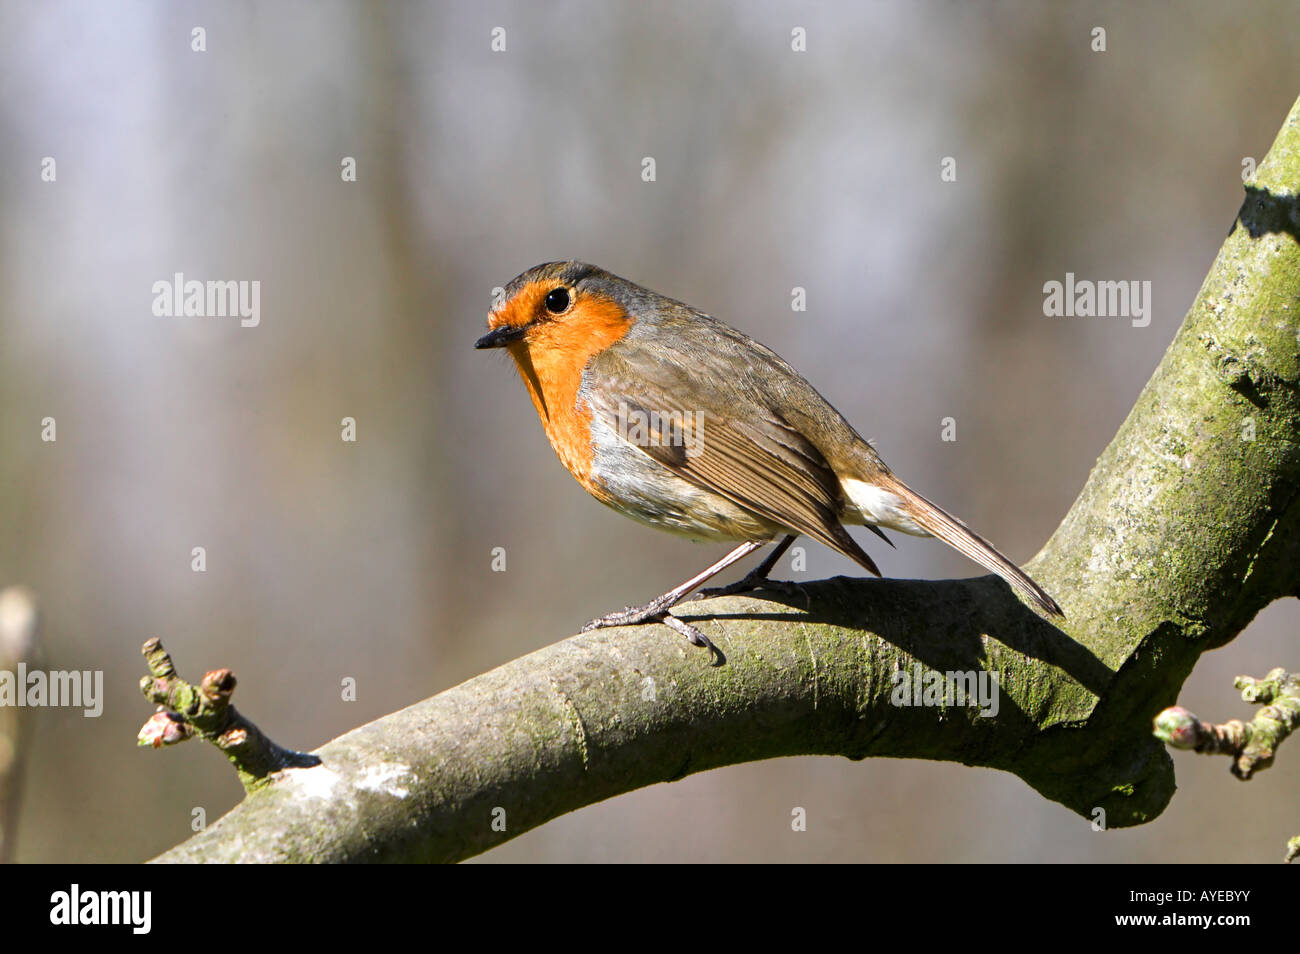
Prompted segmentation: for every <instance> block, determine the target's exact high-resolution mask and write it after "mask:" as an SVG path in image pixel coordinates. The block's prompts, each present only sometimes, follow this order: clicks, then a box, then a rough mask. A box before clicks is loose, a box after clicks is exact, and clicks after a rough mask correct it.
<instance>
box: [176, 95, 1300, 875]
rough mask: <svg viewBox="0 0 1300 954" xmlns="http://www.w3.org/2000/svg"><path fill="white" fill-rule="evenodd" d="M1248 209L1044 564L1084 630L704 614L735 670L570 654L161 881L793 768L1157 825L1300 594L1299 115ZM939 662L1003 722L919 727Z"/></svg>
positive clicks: (465, 702)
mask: <svg viewBox="0 0 1300 954" xmlns="http://www.w3.org/2000/svg"><path fill="white" fill-rule="evenodd" d="M1246 193H1247V195H1246V201H1245V202H1244V204H1243V205H1242V207H1241V211H1240V213H1239V215H1238V218H1237V220H1236V221H1235V222H1234V223H1233V227H1232V230H1231V231H1230V233H1229V235H1228V237H1227V240H1226V241H1225V242H1224V244H1223V247H1222V249H1221V250H1220V252H1219V255H1218V258H1217V259H1216V261H1215V262H1214V265H1213V267H1212V268H1211V270H1210V273H1209V275H1208V276H1207V277H1206V279H1205V283H1204V285H1203V286H1202V287H1201V290H1200V293H1199V294H1198V295H1197V298H1196V301H1195V302H1194V303H1193V305H1192V307H1191V310H1190V311H1189V312H1188V314H1187V316H1186V318H1185V319H1184V321H1183V324H1182V326H1181V328H1180V329H1179V331H1178V333H1177V336H1176V337H1175V338H1174V340H1173V342H1172V343H1171V344H1170V346H1169V349H1168V350H1167V352H1166V353H1165V355H1164V358H1163V360H1162V361H1161V363H1160V366H1159V367H1158V368H1157V369H1156V371H1155V374H1154V375H1153V376H1152V378H1151V380H1150V381H1149V382H1148V384H1147V386H1146V388H1145V389H1144V390H1143V392H1142V394H1141V395H1140V396H1139V398H1138V401H1137V403H1136V405H1135V406H1134V407H1133V410H1132V411H1131V412H1130V414H1129V416H1128V419H1127V420H1125V422H1124V424H1123V425H1122V426H1121V428H1120V430H1119V433H1118V434H1117V435H1116V436H1115V438H1114V440H1113V441H1112V442H1111V444H1110V446H1109V447H1107V448H1106V450H1105V452H1104V453H1103V454H1102V455H1101V457H1100V458H1099V459H1098V461H1097V465H1096V467H1095V468H1094V469H1093V472H1092V474H1091V475H1090V477H1089V478H1088V481H1087V484H1086V486H1085V487H1084V488H1083V491H1082V492H1081V493H1080V495H1079V497H1078V499H1077V500H1076V501H1075V503H1074V505H1073V507H1072V508H1071V509H1070V512H1069V513H1068V514H1067V515H1066V517H1065V519H1064V521H1063V522H1062V523H1061V526H1060V527H1059V528H1058V529H1057V531H1056V533H1055V534H1053V536H1052V538H1051V539H1050V540H1049V541H1048V542H1047V545H1046V546H1045V547H1044V548H1043V550H1042V552H1041V553H1039V555H1038V556H1037V557H1035V558H1034V560H1032V561H1031V562H1030V564H1028V566H1027V569H1028V571H1029V572H1030V573H1031V575H1032V576H1033V577H1034V578H1035V579H1037V580H1038V581H1039V582H1040V583H1042V584H1043V585H1044V587H1045V588H1046V589H1047V590H1048V592H1050V593H1051V594H1052V595H1053V596H1055V597H1056V599H1057V600H1058V601H1059V602H1060V603H1061V604H1062V606H1063V607H1064V609H1065V612H1066V614H1067V617H1066V619H1065V621H1064V622H1062V623H1061V624H1060V625H1059V626H1057V625H1054V624H1052V623H1049V622H1047V621H1045V620H1044V619H1042V618H1040V617H1039V616H1037V615H1035V614H1034V613H1033V612H1031V611H1030V610H1029V609H1027V608H1026V607H1025V606H1024V605H1022V604H1021V603H1020V602H1019V601H1018V600H1017V599H1016V597H1015V596H1014V595H1013V594H1012V592H1011V590H1010V589H1009V588H1008V587H1007V586H1006V585H1005V584H1004V583H1002V582H1001V581H1000V580H998V579H996V578H994V577H983V578H979V579H972V580H945V581H928V582H926V581H911V580H851V579H845V578H836V579H832V580H826V581H821V582H818V583H812V584H809V585H807V586H806V587H804V590H805V592H806V594H807V597H808V607H807V608H805V606H804V603H803V601H802V600H800V599H799V598H798V597H793V598H786V597H780V598H777V597H773V598H770V599H769V598H763V599H752V598H737V597H728V598H722V599H715V600H709V601H702V602H695V603H691V604H687V605H686V606H685V607H682V608H679V610H678V615H681V616H682V617H683V618H685V619H687V620H688V621H691V622H693V623H695V624H696V625H697V626H700V627H701V628H702V629H703V630H704V631H705V632H706V633H707V634H708V635H709V637H710V638H711V639H713V641H714V642H715V643H716V644H717V645H718V647H719V648H720V649H721V650H722V651H723V652H724V653H725V654H726V656H727V663H726V665H724V666H721V667H717V668H714V667H711V666H710V665H709V659H708V654H707V653H704V652H701V651H699V650H696V649H693V648H692V647H690V646H689V645H687V643H686V642H685V640H683V639H682V638H681V637H679V636H678V635H677V634H676V633H674V632H673V631H672V630H669V629H667V628H665V627H662V626H642V627H634V628H626V629H611V630H603V631H598V632H594V633H590V634H586V635H581V636H575V637H572V638H570V639H566V640H564V641H562V642H559V643H556V644H554V645H552V646H548V647H546V648H545V649H542V650H539V651H537V652H535V653H532V654H530V655H528V656H525V657H523V658H521V659H517V660H515V661H513V662H511V663H508V664H506V665H504V666H502V667H500V668H498V669H495V670H493V671H491V672H488V673H485V674H484V675H481V676H478V677H477V678H475V679H471V680H469V681H468V682H466V683H463V684H462V685H460V686H457V687H455V688H453V689H449V690H447V691H446V692H443V693H440V694H439V695H437V696H434V697H433V698H431V699H427V700H425V701H423V702H420V703H417V704H416V705H413V706H411V707H409V708H407V709H404V710H402V711H400V712H397V713H394V714H393V715H390V716H387V717H385V718H383V719H379V720H377V721H375V722H372V723H370V724H369V725H366V726H362V727H361V728H359V729H356V730H354V731H352V732H349V733H347V734H346V735H344V736H342V737H340V738H338V739H336V740H334V741H333V742H330V743H328V744H327V745H325V746H322V747H321V748H320V749H318V750H317V751H316V752H315V753H314V754H315V755H317V756H319V758H320V760H321V764H320V765H319V766H316V767H314V768H307V769H290V770H287V771H285V772H282V773H280V774H279V775H278V776H276V777H275V779H276V780H275V781H274V782H273V784H271V785H268V786H266V787H264V788H262V789H260V790H258V791H256V792H254V793H252V794H250V795H249V796H248V797H247V798H246V799H245V800H244V801H243V802H242V803H241V804H240V805H238V806H237V807H236V808H235V809H233V810H232V811H231V812H230V813H229V814H227V815H226V816H225V817H224V818H222V819H220V820H219V821H218V822H216V823H215V824H213V825H212V826H210V827H209V828H208V829H207V830H205V831H203V832H201V833H199V834H198V835H195V836H194V837H193V838H191V839H190V840H189V841H187V842H185V843H184V844H182V845H180V846H178V847H176V848H174V849H172V850H171V851H168V852H166V853H165V854H163V855H162V856H160V857H159V858H158V859H156V860H158V861H165V862H188V861H263V862H264V861H457V860H460V859H463V858H467V857H469V856H471V855H474V854H477V853H478V852H481V851H485V850H486V849H488V848H491V847H493V846H494V845H498V844H500V843H502V842H503V841H506V840H508V839H510V838H513V837H514V836H515V835H518V834H520V833H521V832H525V831H528V830H529V829H530V828H534V827H536V826H538V825H541V824H544V823H545V822H547V821H548V820H550V819H552V818H555V817H556V816H558V815H561V814H563V813H565V812H569V811H573V810H574V809H577V808H580V807H582V806H584V805H589V804H591V803H593V802H596V801H599V800H601V799H604V798H609V797H610V796H613V795H617V794H620V793H622V792H627V791H630V790H632V789H636V788H640V787H642V786H645V785H650V784H653V783H655V782H666V781H672V780H675V779H679V778H682V777H683V776H685V775H688V774H690V773H693V772H700V771H704V770H707V769H711V768H716V767H718V766H721V765H729V764H734V763H737V762H745V761H751V760H755V759H764V758H774V757H778V756H786V755H813V754H822V755H843V756H846V757H848V758H852V759H861V758H866V757H868V756H878V755H879V756H897V757H908V758H928V759H944V760H950V761H956V762H961V763H963V764H967V765H984V766H990V767H994V768H999V769H1004V770H1006V771H1008V772H1013V773H1015V774H1016V775H1018V776H1020V778H1022V779H1024V781H1026V782H1027V783H1029V784H1030V785H1031V786H1033V787H1034V788H1035V789H1036V790H1037V791H1038V792H1040V793H1041V794H1043V795H1044V796H1046V797H1048V798H1051V799H1053V800H1055V801H1058V802H1060V803H1061V804H1063V805H1066V806H1067V807H1069V808H1070V809H1072V810H1073V811H1075V812H1077V813H1078V814H1080V815H1081V816H1083V817H1084V818H1087V819H1090V820H1094V821H1102V822H1104V824H1105V825H1107V826H1108V827H1121V826H1125V825H1135V824H1140V823H1142V822H1145V821H1148V820H1150V819H1152V818H1154V817H1155V816H1156V815H1158V814H1159V813H1160V812H1161V811H1162V810H1163V809H1164V807H1165V805H1166V804H1168V802H1169V799H1170V798H1171V797H1172V795H1173V792H1174V772H1173V763H1172V761H1171V759H1170V757H1169V755H1168V753H1167V752H1166V751H1165V748H1164V746H1163V745H1162V744H1161V743H1160V742H1159V741H1157V740H1156V739H1155V737H1154V736H1153V734H1152V730H1151V721H1152V718H1153V716H1155V714H1156V713H1158V712H1159V711H1160V710H1162V709H1164V708H1165V707H1167V706H1169V705H1172V704H1173V703H1174V702H1175V700H1176V696H1177V693H1178V690H1179V688H1180V687H1181V685H1182V684H1183V681H1184V680H1185V679H1186V677H1187V675H1188V673H1190V671H1191V669H1192V666H1193V665H1194V663H1195V662H1196V659H1197V658H1198V657H1199V656H1200V654H1201V653H1203V652H1205V651H1206V650H1208V649H1213V648H1216V647H1218V646H1222V645H1223V644H1225V643H1227V642H1228V641H1230V640H1231V639H1232V638H1233V637H1234V636H1236V635H1237V634H1238V633H1239V632H1241V630H1242V629H1243V628H1244V627H1245V626H1246V625H1247V624H1248V623H1249V622H1250V621H1251V619H1252V618H1253V617H1254V616H1255V614H1256V613H1257V612H1259V610H1260V609H1261V608H1263V607H1264V606H1266V605H1267V604H1268V603H1270V602H1271V601H1273V600H1275V599H1278V598H1281V597H1284V596H1295V595H1300V586H1298V585H1297V584H1298V581H1297V566H1298V565H1300V564H1298V562H1297V557H1298V556H1300V553H1298V552H1297V551H1298V550H1300V532H1298V530H1300V526H1298V523H1297V521H1298V520H1300V508H1298V507H1297V506H1296V500H1297V494H1298V493H1300V454H1298V452H1297V434H1300V397H1298V396H1297V385H1298V384H1300V344H1298V341H1300V338H1298V336H1300V203H1298V201H1297V196H1300V101H1298V102H1297V103H1296V105H1295V106H1293V107H1292V110H1291V113H1290V115H1289V116H1288V117H1287V120H1286V123H1285V124H1284V125H1283V127H1282V130H1281V132H1280V133H1279V135H1278V137H1277V140H1276V142H1275V143H1274V144H1273V147H1272V149H1271V150H1270V151H1269V153H1268V155H1267V157H1266V158H1265V159H1264V160H1263V162H1261V163H1260V165H1259V167H1258V170H1257V172H1256V174H1255V176H1254V178H1253V179H1252V180H1251V181H1250V182H1248V183H1247V185H1246ZM1035 320H1038V319H1035ZM1041 320H1043V321H1063V320H1122V319H1063V318H1043V319H1041ZM917 665H919V666H921V667H924V670H926V671H929V670H934V671H938V672H948V671H957V672H963V671H971V670H974V671H981V670H983V671H989V672H996V673H998V674H999V685H1000V689H1001V692H1000V696H999V699H1000V708H999V711H998V712H997V714H996V715H990V716H987V717H986V716H982V715H980V712H979V710H978V709H977V708H975V707H972V706H966V705H955V704H954V705H948V706H947V707H936V706H926V705H922V706H902V705H896V704H895V702H896V701H897V700H896V699H895V694H896V689H895V685H894V673H895V672H896V671H904V672H907V673H912V672H914V671H915V670H914V667H915V666H917Z"/></svg>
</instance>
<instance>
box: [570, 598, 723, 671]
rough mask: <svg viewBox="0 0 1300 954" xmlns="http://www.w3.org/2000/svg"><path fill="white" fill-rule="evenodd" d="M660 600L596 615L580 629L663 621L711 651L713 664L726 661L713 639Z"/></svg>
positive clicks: (718, 664) (719, 664) (716, 664)
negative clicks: (679, 617) (674, 612)
mask: <svg viewBox="0 0 1300 954" xmlns="http://www.w3.org/2000/svg"><path fill="white" fill-rule="evenodd" d="M662 602H663V601H662V600H655V601H654V602H651V603H647V604H646V605H645V606H630V607H628V608H627V609H624V610H619V611H618V612H617V613H607V614H606V615H604V616H598V617H596V618H595V619H593V620H589V621H588V622H587V623H586V624H585V625H584V626H583V627H582V631H583V632H584V633H589V632H591V631H592V630H593V629H605V628H606V627H609V626H639V625H641V624H643V623H663V624H664V625H665V626H667V627H668V628H669V629H675V630H677V632H679V633H681V634H682V635H683V636H685V637H686V638H687V640H689V641H690V643H691V645H692V646H700V647H702V648H704V649H707V650H708V651H709V652H711V653H712V654H713V665H715V666H721V665H722V664H723V663H724V662H726V661H727V657H726V656H724V655H723V654H722V650H720V649H719V648H718V647H717V646H715V645H714V644H713V640H711V639H709V637H707V636H705V635H704V634H703V633H702V632H700V631H699V630H698V629H696V628H695V627H694V626H692V625H691V624H690V623H687V622H683V621H682V620H680V619H678V618H677V617H676V616H673V615H672V614H671V613H669V612H668V610H667V609H666V608H665V607H664V606H663V605H661V604H662Z"/></svg>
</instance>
